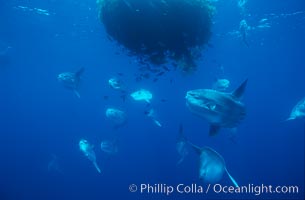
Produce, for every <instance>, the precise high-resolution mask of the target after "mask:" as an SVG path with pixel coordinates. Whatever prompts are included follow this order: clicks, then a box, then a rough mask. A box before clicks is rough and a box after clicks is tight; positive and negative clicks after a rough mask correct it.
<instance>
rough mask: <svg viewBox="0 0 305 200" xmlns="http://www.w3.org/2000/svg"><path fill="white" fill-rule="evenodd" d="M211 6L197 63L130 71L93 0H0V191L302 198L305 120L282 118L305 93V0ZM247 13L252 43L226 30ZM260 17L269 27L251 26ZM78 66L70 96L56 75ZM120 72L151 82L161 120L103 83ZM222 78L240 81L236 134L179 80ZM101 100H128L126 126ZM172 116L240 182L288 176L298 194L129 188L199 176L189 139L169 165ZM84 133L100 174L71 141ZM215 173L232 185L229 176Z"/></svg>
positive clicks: (40, 195)
mask: <svg viewBox="0 0 305 200" xmlns="http://www.w3.org/2000/svg"><path fill="white" fill-rule="evenodd" d="M215 6H216V8H217V13H216V14H215V16H214V18H213V20H214V24H213V30H212V32H213V35H212V38H211V41H210V45H209V46H210V47H208V48H207V49H205V50H204V53H203V58H202V60H201V61H200V62H199V67H198V70H197V71H196V72H194V73H193V74H191V75H184V74H182V73H180V72H178V71H175V72H170V73H168V74H165V75H164V76H162V77H160V79H159V80H158V81H157V82H153V81H152V80H151V79H149V80H143V81H141V82H137V81H135V77H134V74H135V73H137V68H138V65H137V60H136V58H134V57H128V56H127V55H126V54H124V52H122V51H121V49H120V48H119V47H118V46H117V45H116V43H115V42H111V41H109V40H108V38H107V36H106V33H105V30H104V28H103V25H102V24H101V22H100V21H99V18H98V10H97V6H96V3H95V1H72V0H62V1H59V0H48V1H38V0H33V1H26V0H18V1H13V0H11V1H5V2H4V1H1V2H0V16H1V17H0V25H1V26H0V52H3V55H1V57H0V58H1V59H0V134H1V139H0V141H1V145H0V152H1V153H0V155H1V164H0V199H3V200H4V199H5V200H6V199H26V200H28V199H31V200H34V199H92V200H95V199H96V200H98V199H122V198H124V199H304V131H305V122H304V119H298V120H292V121H285V120H286V119H287V118H288V117H289V115H290V111H291V110H292V108H293V107H294V106H295V105H296V104H297V102H298V101H299V100H301V99H302V98H304V96H305V78H304V74H305V67H304V66H305V58H304V52H305V38H304V35H305V3H304V1H302V0H292V1H283V0H282V1H278V0H277V1H275V0H271V1H268V2H267V3H266V1H263V0H259V1H252V0H249V1H248V2H247V4H246V13H247V14H246V15H245V16H243V15H242V14H241V13H240V10H239V9H238V7H237V5H236V1H233V0H231V1H221V0H219V1H217V2H215ZM33 8H40V9H43V10H46V11H47V13H48V15H46V13H45V12H39V11H37V10H35V9H33ZM244 18H245V19H246V20H247V21H248V24H249V26H251V27H256V28H255V29H251V30H250V31H249V35H248V38H247V39H248V42H249V47H247V46H246V45H245V44H244V43H243V42H242V40H241V39H240V38H239V37H237V36H236V34H235V33H236V31H238V28H239V22H240V21H241V20H242V19H244ZM262 19H267V21H268V23H270V27H266V28H261V29H259V28H257V26H258V25H259V21H260V20H262ZM81 67H84V68H85V73H84V75H83V77H82V85H81V88H80V95H81V98H80V99H78V98H77V97H76V96H75V95H74V94H73V92H72V91H69V90H67V89H65V88H63V86H62V85H61V84H60V83H59V82H58V80H57V78H56V77H57V75H58V74H59V73H61V72H65V71H77V70H78V69H80V68H81ZM117 73H122V74H124V75H123V77H122V79H124V82H125V84H126V85H127V86H128V88H129V89H130V90H138V89H141V88H145V89H148V90H150V91H151V92H152V93H153V99H152V102H151V104H152V105H153V107H154V109H155V111H156V113H157V115H158V119H159V120H160V122H161V123H162V127H161V128H160V127H158V126H156V125H155V124H154V123H153V122H152V121H151V119H149V118H147V117H146V116H145V114H144V112H145V111H146V103H142V102H136V101H133V100H132V99H131V98H130V97H129V96H128V97H127V99H126V101H122V99H121V98H120V93H118V92H117V91H114V90H113V89H111V88H110V87H109V86H108V79H109V78H111V77H113V76H118V75H117ZM219 77H225V78H227V79H229V80H230V81H231V86H230V87H229V88H228V90H229V91H233V90H234V89H235V88H237V87H238V86H239V85H240V84H241V83H242V82H243V81H244V80H245V79H246V78H248V80H249V81H248V85H247V88H246V92H245V94H244V97H243V99H242V101H243V102H244V104H245V105H246V108H247V116H246V118H245V120H243V121H242V123H241V124H240V125H239V126H238V127H237V130H236V136H235V137H234V140H232V139H231V138H230V131H229V130H226V129H222V130H221V131H220V133H219V134H218V135H216V136H215V137H210V136H209V135H208V131H209V124H208V123H207V122H206V121H205V120H203V119H201V118H198V117H196V116H194V115H192V114H191V113H190V112H189V110H188V109H187V107H186V105H185V94H186V92H187V91H188V90H191V89H197V88H211V87H212V85H213V83H214V81H215V79H216V78H219ZM105 96H107V97H108V98H105ZM162 99H164V100H166V101H164V102H163V101H161V100H162ZM109 106H114V107H117V108H120V109H122V110H125V111H126V113H127V115H128V122H127V124H126V125H125V126H124V127H120V128H117V129H114V128H113V126H112V125H111V123H110V122H109V120H107V119H106V117H105V114H104V113H105V109H106V108H107V107H109ZM180 123H182V124H183V128H184V134H185V136H186V137H187V138H188V140H190V141H192V142H193V143H194V144H196V145H198V146H210V147H212V148H213V149H215V150H216V151H217V152H218V153H220V154H221V155H222V156H223V157H224V159H225V161H226V166H227V169H228V170H229V171H230V174H231V175H232V176H233V177H234V178H235V179H236V181H237V182H238V184H239V185H241V186H248V185H252V184H253V186H257V185H258V186H259V185H262V184H264V185H272V186H273V187H276V186H284V187H286V188H287V187H289V186H297V187H298V193H289V192H285V191H282V192H281V193H278V194H275V193H272V194H271V193H266V194H260V195H255V193H254V192H252V193H249V194H246V193H244V194H228V193H223V192H222V193H217V192H212V191H211V192H209V193H208V194H206V193H205V192H204V193H199V192H198V193H194V192H190V193H186V192H184V193H179V192H177V191H175V192H173V193H172V194H169V195H166V194H165V193H164V192H159V193H158V192H150V193H148V192H143V193H141V192H140V191H139V190H138V191H137V192H130V191H129V189H130V185H132V184H135V185H136V186H137V187H138V189H140V186H141V184H146V185H148V184H150V185H151V186H156V185H159V186H164V188H166V187H165V186H173V187H176V186H177V185H178V184H184V185H188V186H191V185H192V184H197V185H198V186H202V187H203V188H204V190H205V189H206V188H207V187H208V184H207V183H204V182H202V181H200V180H199V178H198V177H199V172H198V166H199V165H198V161H199V158H198V155H196V153H195V152H194V151H193V150H192V149H189V154H188V155H187V156H186V158H185V159H184V161H183V162H182V163H181V164H180V165H178V166H177V165H176V163H177V162H178V160H179V156H178V153H177V151H176V138H177V135H178V131H179V124H180ZM113 137H117V138H118V153H117V154H116V155H113V156H107V155H106V154H105V153H103V152H102V151H101V149H100V143H101V141H102V140H105V139H112V138H113ZM82 138H85V139H87V140H88V141H89V142H90V143H92V144H93V145H94V150H95V153H96V158H97V163H98V164H99V165H100V167H101V170H102V173H101V174H99V173H97V171H96V170H95V168H94V166H93V165H92V163H91V162H90V161H89V160H88V159H87V158H86V157H85V156H84V155H83V153H82V152H81V151H80V150H79V146H78V143H79V141H80V139H82ZM54 158H56V159H55V164H54V162H53V164H52V161H54ZM50 164H51V165H52V166H51V167H50ZM155 184H156V185H155ZM220 184H221V185H223V186H225V185H232V183H231V182H230V179H229V178H228V177H227V176H226V175H225V176H224V177H223V179H222V180H221V181H220ZM256 194H257V193H256Z"/></svg>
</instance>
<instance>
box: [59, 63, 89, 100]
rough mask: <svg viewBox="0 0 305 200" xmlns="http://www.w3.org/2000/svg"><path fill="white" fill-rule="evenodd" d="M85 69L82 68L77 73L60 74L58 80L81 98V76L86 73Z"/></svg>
mask: <svg viewBox="0 0 305 200" xmlns="http://www.w3.org/2000/svg"><path fill="white" fill-rule="evenodd" d="M84 71H85V68H83V67H82V68H81V69H80V70H78V71H77V72H63V73H60V74H58V76H57V80H58V81H59V82H61V83H62V84H63V85H64V87H66V88H68V89H70V90H72V91H73V92H74V94H75V95H76V96H77V97H78V98H80V94H79V86H80V82H81V76H82V74H83V73H84Z"/></svg>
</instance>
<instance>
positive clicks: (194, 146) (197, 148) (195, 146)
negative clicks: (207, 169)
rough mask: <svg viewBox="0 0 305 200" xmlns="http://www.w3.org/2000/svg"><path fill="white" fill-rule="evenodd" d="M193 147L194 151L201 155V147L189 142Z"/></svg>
mask: <svg viewBox="0 0 305 200" xmlns="http://www.w3.org/2000/svg"><path fill="white" fill-rule="evenodd" d="M187 142H188V143H189V144H190V145H191V146H192V147H193V149H194V150H195V151H196V153H198V154H201V152H202V149H201V148H200V147H198V146H197V145H194V144H193V143H191V142H189V141H187Z"/></svg>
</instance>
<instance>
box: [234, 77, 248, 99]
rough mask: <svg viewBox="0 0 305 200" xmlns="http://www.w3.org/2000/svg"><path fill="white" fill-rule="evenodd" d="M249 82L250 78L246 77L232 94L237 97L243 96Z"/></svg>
mask: <svg viewBox="0 0 305 200" xmlns="http://www.w3.org/2000/svg"><path fill="white" fill-rule="evenodd" d="M247 83H248V79H246V80H245V81H244V82H243V83H242V84H241V85H240V86H239V87H238V88H237V89H236V90H235V91H234V92H233V93H232V95H233V96H234V97H235V98H238V99H239V98H241V97H242V96H243V94H244V92H245V90H246V86H247Z"/></svg>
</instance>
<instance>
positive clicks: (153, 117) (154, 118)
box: [144, 108, 162, 127]
mask: <svg viewBox="0 0 305 200" xmlns="http://www.w3.org/2000/svg"><path fill="white" fill-rule="evenodd" d="M144 114H145V115H146V116H147V117H149V118H150V119H151V120H152V121H153V122H154V124H155V125H157V126H159V127H162V124H161V122H160V121H159V120H158V119H157V114H156V112H155V110H154V109H152V108H151V109H149V110H148V111H145V112H144Z"/></svg>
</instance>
